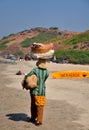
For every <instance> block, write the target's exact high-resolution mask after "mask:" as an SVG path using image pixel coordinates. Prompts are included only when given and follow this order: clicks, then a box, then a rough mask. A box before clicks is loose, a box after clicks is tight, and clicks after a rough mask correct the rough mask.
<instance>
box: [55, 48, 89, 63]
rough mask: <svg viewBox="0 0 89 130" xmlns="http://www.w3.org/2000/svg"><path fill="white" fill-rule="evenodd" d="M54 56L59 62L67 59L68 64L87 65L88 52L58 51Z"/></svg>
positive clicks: (88, 60)
mask: <svg viewBox="0 0 89 130" xmlns="http://www.w3.org/2000/svg"><path fill="white" fill-rule="evenodd" d="M54 55H55V57H56V58H57V59H59V60H60V59H63V58H64V57H65V58H67V59H68V60H69V63H74V64H89V51H86V50H84V51H83V50H66V51H65V50H58V51H55V54H54Z"/></svg>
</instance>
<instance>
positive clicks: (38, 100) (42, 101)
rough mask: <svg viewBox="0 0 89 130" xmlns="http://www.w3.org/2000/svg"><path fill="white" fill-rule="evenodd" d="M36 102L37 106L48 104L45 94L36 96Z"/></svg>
mask: <svg viewBox="0 0 89 130" xmlns="http://www.w3.org/2000/svg"><path fill="white" fill-rule="evenodd" d="M34 97H35V103H36V105H37V106H45V104H46V97H45V96H34Z"/></svg>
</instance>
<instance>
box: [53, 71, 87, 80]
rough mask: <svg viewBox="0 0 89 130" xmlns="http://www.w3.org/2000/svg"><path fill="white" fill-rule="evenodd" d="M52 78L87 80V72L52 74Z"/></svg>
mask: <svg viewBox="0 0 89 130" xmlns="http://www.w3.org/2000/svg"><path fill="white" fill-rule="evenodd" d="M52 78H55V79H56V78H89V71H83V70H69V71H59V72H54V73H52Z"/></svg>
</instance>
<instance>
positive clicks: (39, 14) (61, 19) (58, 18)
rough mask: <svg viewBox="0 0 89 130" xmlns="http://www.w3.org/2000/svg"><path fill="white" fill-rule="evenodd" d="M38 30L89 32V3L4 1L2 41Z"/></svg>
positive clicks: (0, 17) (71, 0)
mask: <svg viewBox="0 0 89 130" xmlns="http://www.w3.org/2000/svg"><path fill="white" fill-rule="evenodd" d="M35 27H44V28H45V27H46V28H50V27H58V29H59V30H68V31H74V32H83V31H86V30H89V0H0V39H1V38H3V37H4V36H8V35H10V34H16V33H18V32H21V31H24V30H29V29H31V28H35Z"/></svg>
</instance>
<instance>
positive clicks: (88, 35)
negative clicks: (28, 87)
mask: <svg viewBox="0 0 89 130" xmlns="http://www.w3.org/2000/svg"><path fill="white" fill-rule="evenodd" d="M34 42H41V43H43V44H46V43H50V42H52V43H54V46H55V52H56V53H55V54H57V57H58V52H59V50H77V51H78V50H79V51H84V50H89V30H88V31H85V32H71V31H66V30H59V29H58V28H57V27H51V28H42V27H37V28H32V29H29V30H24V31H22V32H19V33H17V34H10V35H8V36H5V37H3V38H2V39H1V40H0V55H6V54H14V55H18V56H22V55H26V54H28V53H29V52H30V45H31V44H32V43H34ZM60 52H61V51H60ZM64 52H65V51H64Z"/></svg>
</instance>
